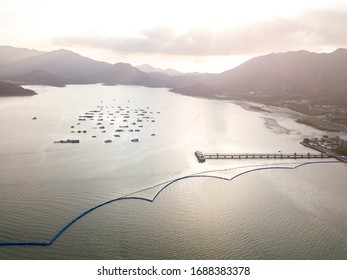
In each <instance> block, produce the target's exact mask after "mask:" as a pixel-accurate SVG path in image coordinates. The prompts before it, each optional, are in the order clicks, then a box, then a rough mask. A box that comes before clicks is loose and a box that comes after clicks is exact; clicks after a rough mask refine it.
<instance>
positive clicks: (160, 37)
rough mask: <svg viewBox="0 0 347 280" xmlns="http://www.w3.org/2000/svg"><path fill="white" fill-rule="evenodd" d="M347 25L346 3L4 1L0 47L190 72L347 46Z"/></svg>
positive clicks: (314, 0) (267, 0)
mask: <svg viewBox="0 0 347 280" xmlns="http://www.w3.org/2000/svg"><path fill="white" fill-rule="evenodd" d="M346 26H347V1H346V0H339V1H337V0H285V1H281V0H237V1H234V0H122V1H119V0H97V1H96V0H93V1H91V0H56V1H55V0H0V45H11V46H15V47H26V48H32V49H38V50H45V51H50V50H54V49H60V48H66V49H70V50H72V51H76V52H78V53H80V54H82V55H86V56H89V57H91V58H94V59H98V60H104V61H108V62H111V63H116V62H120V61H122V62H129V63H131V64H133V65H135V66H136V65H139V64H142V63H149V64H151V65H153V66H156V67H161V68H169V67H171V68H175V69H177V70H181V71H190V72H193V71H208V72H221V71H224V70H227V69H231V68H233V67H235V66H236V65H238V64H240V63H241V62H244V61H245V60H247V59H248V58H251V57H253V56H257V55H263V54H267V53H271V52H283V51H287V50H300V49H306V50H309V51H315V52H331V51H333V50H334V49H336V48H338V47H345V48H346V47H347V34H346V32H345V30H346Z"/></svg>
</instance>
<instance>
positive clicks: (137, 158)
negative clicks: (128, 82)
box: [0, 85, 347, 259]
mask: <svg viewBox="0 0 347 280" xmlns="http://www.w3.org/2000/svg"><path fill="white" fill-rule="evenodd" d="M30 88H32V89H34V90H36V91H37V92H38V93H39V94H38V95H37V96H33V97H16V98H2V99H0V117H1V123H0V135H1V137H0V194H1V195H0V223H1V226H0V242H1V241H45V242H47V241H49V240H50V239H51V238H52V237H53V236H54V235H55V234H56V233H57V232H58V231H59V230H60V229H61V228H62V227H63V226H64V225H65V224H66V223H68V222H69V221H71V220H72V219H74V218H75V217H77V216H78V215H79V214H81V213H82V212H83V211H85V210H87V209H89V208H91V207H93V206H96V205H98V204H100V203H103V202H106V201H108V200H111V199H115V198H118V197H122V196H125V195H129V194H132V193H134V192H136V194H133V196H137V197H144V198H153V197H154V196H155V195H156V193H157V192H158V191H159V190H160V188H161V187H162V186H164V185H158V186H157V187H155V186H156V185H157V184H160V183H163V182H168V181H170V180H173V179H175V178H180V177H182V176H186V175H191V174H197V173H202V174H204V175H209V176H218V177H223V178H227V179H230V178H232V177H234V176H237V175H238V174H241V173H243V172H245V171H250V170H254V172H248V173H245V174H244V175H242V176H238V177H236V178H235V179H233V180H230V181H227V180H222V179H218V178H215V177H214V178H212V177H190V178H187V179H184V180H179V181H177V182H175V183H173V184H171V185H170V186H169V187H167V188H166V189H165V190H164V191H162V192H161V193H160V195H159V196H158V197H157V198H156V200H155V201H154V202H153V203H150V202H147V201H143V200H122V201H117V202H114V203H111V204H107V205H105V206H103V207H101V208H98V209H96V210H95V211H93V212H91V213H89V214H88V215H86V216H84V217H83V218H82V219H80V220H78V221H77V222H76V223H75V224H73V225H72V226H71V227H69V228H68V229H67V230H66V231H65V232H64V233H63V234H62V235H61V236H59V237H58V238H57V239H56V241H55V242H54V243H53V244H52V245H50V246H46V247H31V246H14V247H11V246H7V247H0V258H1V259H347V204H346V201H347V184H346V182H347V172H346V171H347V168H346V167H347V166H346V164H342V163H339V162H331V160H324V161H323V163H313V162H314V161H315V160H311V161H309V162H310V163H312V164H309V165H303V166H301V167H298V168H295V167H296V166H297V165H299V164H300V163H303V162H308V161H307V160H296V161H294V160H210V161H207V162H206V163H203V164H199V163H198V162H197V160H196V158H195V156H194V151H195V150H201V151H203V152H278V151H281V152H310V150H308V149H306V148H305V147H303V146H301V145H300V144H299V141H301V140H302V139H303V138H304V137H314V136H317V137H319V136H321V135H323V134H324V133H323V132H320V131H317V130H315V129H313V128H310V127H307V126H305V125H302V124H298V123H296V122H295V113H293V112H290V111H286V110H277V111H276V112H273V113H267V112H254V111H248V110H245V109H243V108H242V107H240V106H238V105H236V104H233V103H231V102H228V101H214V100H206V99H198V98H191V97H186V96H181V95H177V94H173V93H170V92H169V91H168V90H167V89H151V88H144V87H132V86H115V87H107V86H102V85H78V86H68V87H66V88H53V87H40V86H35V87H34V86H32V87H30ZM86 116H89V117H86ZM33 117H36V118H37V119H36V120H33ZM119 129H121V130H124V131H117V132H116V130H119ZM72 131H73V132H72ZM78 131H80V133H78ZM115 135H119V136H117V137H116V136H115ZM93 136H94V137H93ZM66 139H79V140H80V143H79V144H55V143H54V141H59V140H66ZM132 139H138V142H133V141H131V140H132ZM105 140H112V142H111V143H105ZM263 167H267V168H270V167H285V168H286V169H262V170H256V169H260V168H263ZM151 187H152V188H151ZM148 188H150V189H148Z"/></svg>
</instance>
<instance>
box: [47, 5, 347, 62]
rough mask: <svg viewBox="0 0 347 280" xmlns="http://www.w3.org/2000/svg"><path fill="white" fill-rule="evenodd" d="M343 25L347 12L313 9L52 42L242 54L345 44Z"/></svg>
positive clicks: (175, 52) (123, 49)
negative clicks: (217, 24)
mask: <svg viewBox="0 0 347 280" xmlns="http://www.w3.org/2000/svg"><path fill="white" fill-rule="evenodd" d="M344 26H347V13H346V12H342V11H341V12H334V11H322V10H311V11H306V12H304V13H302V14H301V15H299V16H297V17H296V18H292V19H286V18H275V19H272V20H268V21H262V22H257V23H253V24H251V25H246V26H235V27H229V28H221V29H219V30H210V29H207V28H206V29H194V30H190V31H187V32H185V33H177V32H176V30H175V29H174V28H170V27H160V28H153V29H147V30H142V31H140V32H139V33H138V34H136V35H134V36H129V37H125V36H114V37H83V36H67V37H60V38H56V39H54V41H53V42H54V44H58V45H65V46H66V45H67V46H77V47H81V46H88V47H92V48H101V49H109V50H113V51H115V52H118V53H125V54H130V53H139V54H168V55H188V56H189V55H193V56H214V55H246V54H253V53H264V52H273V51H285V50H297V49H315V48H317V47H318V46H327V45H329V46H331V45H336V46H338V47H344V46H345V45H346V44H347V36H345V34H344Z"/></svg>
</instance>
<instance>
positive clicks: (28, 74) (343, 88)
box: [0, 46, 347, 105]
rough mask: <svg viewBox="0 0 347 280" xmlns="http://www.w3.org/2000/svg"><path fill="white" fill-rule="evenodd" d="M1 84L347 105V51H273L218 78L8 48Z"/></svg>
mask: <svg viewBox="0 0 347 280" xmlns="http://www.w3.org/2000/svg"><path fill="white" fill-rule="evenodd" d="M0 80H2V81H7V82H12V83H16V84H41V85H52V86H65V85H67V84H87V83H104V84H110V85H116V84H123V85H141V86H147V87H168V88H171V90H172V91H174V92H177V93H181V94H187V95H192V96H203V97H208V98H227V99H233V98H237V99H240V98H242V99H250V100H272V99H273V100H275V99H276V100H278V99H295V100H298V99H315V100H317V101H319V102H323V103H324V102H328V103H329V102H330V101H331V100H335V101H336V100H338V102H342V104H346V105H347V100H346V99H347V50H346V49H337V50H335V51H334V52H332V53H313V52H308V51H303V50H302V51H291V52H285V53H271V54H268V55H264V56H259V57H255V58H253V59H250V60H248V61H246V62H245V63H243V64H241V65H240V66H238V67H235V68H233V69H231V70H228V71H225V72H222V73H218V74H208V73H205V74H201V73H193V74H185V73H181V72H178V71H175V70H172V69H166V70H162V69H159V68H154V67H152V66H150V65H147V64H144V65H140V66H138V68H137V67H134V66H132V65H130V64H127V63H116V64H110V63H106V62H101V61H97V60H93V59H91V58H88V57H84V56H81V55H79V54H77V53H74V52H72V51H69V50H64V49H61V50H56V51H51V52H42V51H37V50H29V49H20V48H14V47H10V46H3V47H0Z"/></svg>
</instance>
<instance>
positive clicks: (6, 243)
mask: <svg viewBox="0 0 347 280" xmlns="http://www.w3.org/2000/svg"><path fill="white" fill-rule="evenodd" d="M319 163H338V161H316V162H304V163H301V164H298V165H296V166H294V167H287V166H265V167H259V168H255V169H250V170H246V171H244V172H241V173H239V174H237V175H234V176H233V177H231V178H226V177H222V176H214V175H206V173H209V172H217V171H227V170H230V169H233V168H229V169H223V170H212V171H205V172H200V173H196V174H192V175H187V176H183V177H179V178H176V179H173V180H171V181H167V182H164V183H161V184H157V185H155V186H153V187H149V188H146V189H143V190H140V191H137V192H135V193H139V192H142V191H144V190H148V189H151V188H155V187H158V186H160V185H163V184H165V185H164V186H163V187H162V188H161V189H160V190H159V191H158V192H157V193H156V195H155V196H154V197H153V198H152V199H149V198H144V197H137V196H129V195H127V196H123V197H119V198H115V199H111V200H109V201H106V202H103V203H101V204H99V205H96V206H94V207H92V208H89V209H88V210H86V211H84V212H83V213H81V214H80V215H78V216H77V217H76V218H74V219H73V220H71V221H70V222H68V223H67V224H66V225H64V226H63V227H62V228H61V229H60V230H59V231H58V232H57V233H56V234H55V235H54V236H53V237H52V238H51V239H50V240H49V241H48V242H45V241H30V242H12V241H0V246H49V245H52V244H53V243H54V242H55V241H56V240H57V238H58V237H59V236H60V235H62V234H63V233H64V231H66V230H67V229H68V228H69V227H71V226H72V225H73V224H74V223H75V222H77V221H78V220H80V219H81V218H83V217H84V216H85V215H87V214H88V213H90V212H92V211H94V210H96V209H98V208H100V207H102V206H105V205H107V204H110V203H113V202H117V201H120V200H142V201H146V202H149V203H153V202H154V201H155V200H156V198H157V197H158V196H159V194H160V193H161V192H162V191H164V190H165V189H166V188H167V187H169V186H170V185H172V184H174V183H176V182H178V181H182V180H185V179H191V178H212V179H219V180H224V181H232V180H234V179H236V178H237V177H239V176H241V175H244V174H247V173H251V172H255V171H261V170H269V169H296V168H299V167H301V166H304V165H309V164H319ZM243 168H244V167H243ZM130 195H131V194H130Z"/></svg>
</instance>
